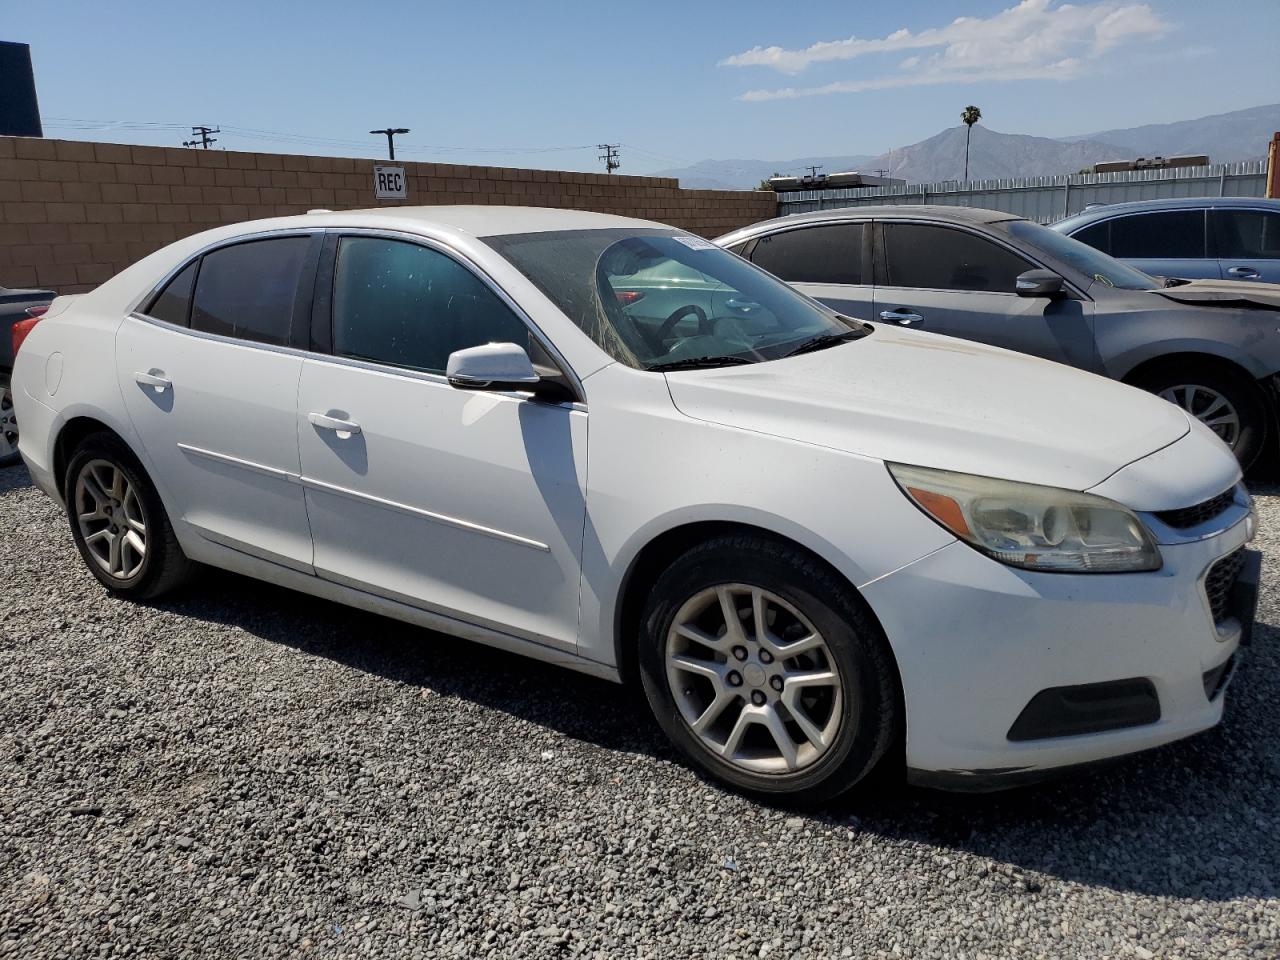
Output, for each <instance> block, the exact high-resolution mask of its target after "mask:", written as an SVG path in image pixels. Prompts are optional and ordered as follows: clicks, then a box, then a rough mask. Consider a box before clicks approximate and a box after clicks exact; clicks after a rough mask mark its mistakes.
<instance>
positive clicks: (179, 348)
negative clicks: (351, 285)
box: [115, 236, 319, 573]
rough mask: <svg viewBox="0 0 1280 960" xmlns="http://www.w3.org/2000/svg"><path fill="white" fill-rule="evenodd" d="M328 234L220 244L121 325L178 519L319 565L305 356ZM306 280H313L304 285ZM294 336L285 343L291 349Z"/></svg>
mask: <svg viewBox="0 0 1280 960" xmlns="http://www.w3.org/2000/svg"><path fill="white" fill-rule="evenodd" d="M318 254H319V240H318V238H313V237H308V236H294V237H277V238H273V239H267V240H257V241H250V242H245V243H239V244H236V245H233V246H227V247H221V248H219V249H217V250H214V251H212V252H210V253H208V254H205V255H204V256H203V257H202V258H198V259H197V260H194V261H192V263H190V264H188V265H187V266H186V267H185V268H184V269H183V270H182V271H181V272H179V273H178V274H177V275H176V276H175V277H174V278H173V280H172V281H170V283H169V284H168V286H167V287H166V288H165V289H164V291H162V292H161V294H160V295H159V296H158V297H157V298H156V299H155V301H154V302H153V303H151V304H147V305H145V309H146V313H145V314H142V315H136V316H131V317H128V318H126V319H125V321H124V323H123V324H122V325H121V326H120V329H119V331H118V332H117V334H116V357H115V361H116V369H117V374H118V377H119V381H120V388H121V390H122V391H123V394H124V401H125V407H126V408H127V409H128V412H129V417H130V419H131V420H132V421H133V425H134V427H135V428H136V430H137V432H138V435H139V436H140V437H141V438H142V443H143V446H144V454H145V456H146V458H147V459H148V461H149V462H150V467H151V473H152V476H153V477H154V478H155V481H156V485H157V486H158V487H159V489H160V490H161V491H162V493H163V494H164V496H165V500H166V504H167V506H168V509H169V511H170V514H171V516H172V517H173V519H174V520H175V521H176V522H181V523H185V524H188V525H190V527H191V528H193V529H194V532H195V533H196V534H198V535H200V536H203V537H205V538H206V539H208V540H211V541H213V542H215V543H218V544H221V545H223V546H229V547H232V548H234V549H237V550H240V551H242V552H246V553H250V554H253V555H254V556H258V557H261V558H263V559H266V560H270V561H273V562H276V563H281V564H284V565H285V566H288V567H291V568H293V569H296V570H301V571H303V572H307V573H310V572H311V534H310V530H309V529H308V526H307V515H306V506H305V503H304V501H303V494H302V488H301V487H300V486H299V485H298V483H297V479H298V443H297V428H296V404H297V393H298V380H299V376H300V374H301V372H302V359H301V355H300V354H299V353H298V352H295V351H292V350H290V349H288V348H287V344H288V343H289V342H290V339H291V336H292V332H291V331H292V330H293V329H294V320H295V315H296V316H297V318H298V320H299V323H301V322H302V320H303V319H304V317H305V314H306V313H307V311H308V310H309V304H310V292H309V291H310V287H311V284H312V282H313V278H314V258H315V257H316V256H318ZM299 291H302V294H301V296H299ZM281 348H283V349H281Z"/></svg>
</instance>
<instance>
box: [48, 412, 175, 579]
mask: <svg viewBox="0 0 1280 960" xmlns="http://www.w3.org/2000/svg"><path fill="white" fill-rule="evenodd" d="M64 493H65V496H66V503H67V519H68V520H69V521H70V523H71V535H72V537H73V538H74V539H75V542H76V547H77V549H79V551H80V556H81V557H82V558H83V559H84V562H85V564H86V565H87V566H88V567H89V570H90V572H91V573H92V574H93V575H94V576H95V577H97V578H98V580H99V581H100V582H101V583H102V584H103V585H104V586H105V587H107V589H108V590H111V591H112V592H113V593H118V594H120V595H122V596H126V597H132V598H136V599H150V598H152V597H158V596H160V595H161V594H163V593H166V592H167V591H169V590H172V589H173V588H174V587H177V586H178V585H179V584H181V583H182V582H183V581H184V580H186V579H187V577H188V576H189V575H190V573H191V571H192V567H193V565H192V563H191V561H190V560H188V559H187V557H186V555H185V554H183V552H182V548H181V547H180V546H179V545H178V540H177V537H176V536H175V535H174V532H173V527H172V525H171V524H170V523H169V517H168V515H167V514H166V513H165V511H164V506H163V505H162V504H161V503H160V497H159V495H158V494H157V493H156V490H155V487H154V486H153V485H152V484H151V481H150V480H149V479H148V478H147V475H146V473H145V472H144V471H143V469H142V465H141V464H139V463H138V461H137V459H136V458H135V457H134V456H133V454H132V452H131V451H130V450H129V449H128V448H127V447H126V446H125V445H124V444H123V443H121V442H120V441H119V440H118V439H117V438H116V437H114V436H112V435H111V434H108V433H96V434H93V435H92V436H90V437H88V438H86V439H85V440H84V441H83V442H82V443H81V444H80V446H79V447H77V448H76V450H75V453H74V454H72V457H71V462H70V464H68V466H67V475H66V485H65V488H64Z"/></svg>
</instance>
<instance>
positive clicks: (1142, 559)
mask: <svg viewBox="0 0 1280 960" xmlns="http://www.w3.org/2000/svg"><path fill="white" fill-rule="evenodd" d="M888 467H889V472H890V473H891V474H893V478H894V479H895V480H896V481H897V482H898V486H900V487H901V488H902V489H903V490H904V491H905V492H906V494H907V496H908V497H910V498H911V500H912V501H913V502H914V503H915V504H916V506H918V507H919V508H920V509H921V510H923V511H924V512H925V513H926V514H928V515H929V516H930V517H932V518H933V519H934V520H936V521H937V522H938V523H940V524H942V526H944V527H946V528H947V529H948V530H950V531H951V532H952V533H954V534H955V535H956V536H957V537H959V538H960V539H961V540H963V541H965V542H966V543H968V544H970V545H971V546H973V547H976V548H977V549H979V550H981V551H982V552H983V553H985V554H987V555H988V556H990V557H993V558H995V559H996V560H999V561H1000V562H1001V563H1007V564H1009V565H1011V566H1015V567H1025V568H1026V569H1028V570H1043V571H1047V572H1051V573H1132V572H1136V571H1141V570H1159V569H1160V564H1161V560H1160V550H1159V548H1158V547H1157V546H1156V544H1155V540H1153V539H1152V537H1151V534H1150V533H1149V532H1148V530H1147V528H1146V526H1145V525H1144V524H1143V523H1142V521H1141V520H1139V519H1138V518H1137V517H1136V516H1134V514H1133V511H1131V510H1128V509H1127V508H1125V507H1122V506H1121V505H1120V504H1118V503H1115V502H1114V501H1111V500H1107V499H1105V498H1103V497H1095V496H1093V495H1092V494H1088V493H1076V492H1075V491H1073V490H1059V489H1058V488H1056V487H1042V486H1038V485H1036V484H1032V483H1015V482H1013V481H1011V480H995V479H992V478H991V477H975V476H972V475H970V474H967V473H952V472H951V471H950V470H931V469H928V468H926V467H910V466H905V465H903V464H898V463H891V464H889V465H888Z"/></svg>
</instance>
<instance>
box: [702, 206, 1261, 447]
mask: <svg viewBox="0 0 1280 960" xmlns="http://www.w3.org/2000/svg"><path fill="white" fill-rule="evenodd" d="M716 242H717V243H719V244H720V245H721V246H724V247H727V248H729V249H730V250H733V251H734V252H736V253H738V254H740V255H741V256H743V257H746V258H747V259H749V260H751V261H752V262H753V263H755V264H756V265H758V266H760V267H763V268H764V269H766V270H768V271H770V272H771V273H773V274H775V275H776V276H778V277H780V278H781V279H783V280H786V281H788V282H790V283H791V284H792V285H794V286H796V287H797V288H799V289H800V290H801V291H803V292H804V293H807V294H809V295H810V296H812V297H814V298H815V299H818V300H820V301H822V302H823V303H826V304H828V305H829V306H831V307H833V308H834V309H836V310H839V311H841V312H842V313H847V314H849V315H851V316H855V317H859V318H862V319H867V320H873V321H881V322H885V323H895V324H899V325H901V326H904V327H909V328H911V329H920V330H929V331H932V332H934V333H942V334H948V335H950V336H955V337H964V338H966V339H969V340H979V341H982V342H983V343H990V344H995V345H996V346H1001V347H1007V348H1009V349H1011V350H1017V351H1019V352H1022V353H1030V354H1035V355H1037V356H1041V357H1045V358H1047V359H1049V360H1056V361H1059V362H1061V363H1066V364H1070V365H1071V366H1073V367H1079V368H1081V369H1083V370H1090V371H1093V372H1095V373H1099V374H1102V375H1103V376H1107V377H1111V378H1113V379H1116V380H1122V381H1124V382H1125V383H1130V384H1133V385H1134V386H1137V387H1141V388H1143V389H1145V390H1149V391H1151V392H1153V393H1156V394H1158V395H1160V396H1162V397H1164V398H1165V399H1167V400H1170V401H1171V402H1173V403H1177V404H1178V405H1180V406H1182V407H1184V408H1185V409H1187V410H1188V411H1190V412H1191V413H1192V414H1193V415H1195V416H1196V417H1198V418H1199V419H1200V420H1202V421H1203V422H1204V423H1206V424H1207V425H1208V426H1209V427H1210V428H1211V429H1213V431H1214V432H1215V433H1217V434H1218V436H1220V437H1221V438H1222V439H1223V440H1224V441H1225V442H1226V443H1227V444H1228V445H1229V446H1230V447H1231V448H1232V449H1233V450H1234V451H1235V453H1236V456H1237V457H1238V458H1239V459H1240V461H1241V463H1242V464H1243V465H1244V466H1246V467H1247V466H1249V465H1250V464H1251V463H1252V462H1253V461H1254V459H1256V457H1257V456H1258V454H1259V453H1260V452H1261V450H1262V449H1263V446H1264V444H1265V442H1266V439H1267V436H1268V434H1269V433H1270V432H1271V430H1272V426H1273V424H1274V422H1275V419H1276V417H1275V414H1276V404H1275V400H1274V393H1273V390H1274V383H1275V380H1274V378H1275V377H1276V375H1277V373H1278V372H1280V335H1278V334H1277V332H1276V331H1277V327H1278V326H1280V288H1277V287H1275V286H1272V285H1270V284H1248V283H1233V284H1222V283H1218V284H1205V285H1201V284H1198V283H1190V284H1183V285H1179V286H1166V285H1165V284H1164V283H1163V282H1162V281H1159V280H1156V279H1154V278H1153V277H1150V276H1148V275H1147V274H1145V273H1141V272H1140V271H1138V270H1136V269H1134V268H1133V267H1130V266H1126V265H1125V264H1123V263H1121V262H1120V261H1118V260H1115V259H1113V258H1112V257H1109V256H1107V255H1106V254H1103V253H1101V252H1099V251H1098V250H1095V249H1094V248H1093V247H1090V246H1087V245H1085V244H1083V243H1080V242H1078V241H1076V240H1072V239H1071V238H1070V237H1067V236H1065V235H1063V234H1061V233H1056V232H1054V231H1053V230H1050V229H1049V228H1047V227H1042V226H1040V225H1039V224H1036V223H1032V222H1030V221H1028V220H1024V219H1022V218H1021V217H1017V216H1014V215H1012V214H1008V213H1000V212H997V211H994V210H978V209H973V208H969V207H944V206H906V205H903V206H884V207H854V208H847V209H843V210H826V211H816V212H813V213H806V214H799V215H796V216H789V217H782V218H779V219H777V220H769V221H765V222H763V223H757V224H754V225H753V226H750V227H744V228H743V229H741V230H737V231H734V232H733V233H730V234H726V235H725V236H723V237H720V238H719V239H718V240H717V241H716ZM1064 402H1065V398H1064Z"/></svg>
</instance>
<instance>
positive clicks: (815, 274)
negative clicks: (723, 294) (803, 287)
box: [735, 223, 863, 283]
mask: <svg viewBox="0 0 1280 960" xmlns="http://www.w3.org/2000/svg"><path fill="white" fill-rule="evenodd" d="M735 252H736V251H735ZM751 262H752V263H754V264H755V265H756V266H758V267H761V268H763V269H765V270H768V271H769V272H770V273H772V274H773V275H774V276H775V277H778V278H779V279H782V280H786V281H787V282H789V283H862V282H863V280H862V224H860V223H840V224H830V225H827V226H818V227H804V228H802V229H799V230H786V231H783V232H782V233H775V234H773V235H772V236H768V237H761V238H760V242H759V243H757V244H756V248H755V249H754V250H752V251H751Z"/></svg>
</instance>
